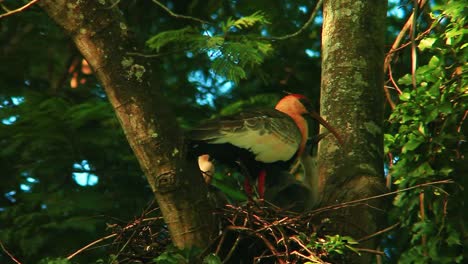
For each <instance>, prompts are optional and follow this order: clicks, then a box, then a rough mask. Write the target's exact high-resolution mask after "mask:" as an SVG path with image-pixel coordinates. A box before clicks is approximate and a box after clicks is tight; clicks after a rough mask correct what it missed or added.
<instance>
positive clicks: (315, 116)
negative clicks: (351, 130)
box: [309, 110, 344, 146]
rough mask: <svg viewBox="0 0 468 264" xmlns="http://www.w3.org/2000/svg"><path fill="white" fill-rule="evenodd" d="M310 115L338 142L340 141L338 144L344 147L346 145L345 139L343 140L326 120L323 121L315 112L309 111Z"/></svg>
mask: <svg viewBox="0 0 468 264" xmlns="http://www.w3.org/2000/svg"><path fill="white" fill-rule="evenodd" d="M309 115H310V116H311V117H312V118H314V119H315V120H317V121H318V122H319V124H321V125H322V126H324V127H325V128H326V129H328V131H330V132H331V133H332V134H333V135H334V136H335V138H336V140H338V143H339V144H340V145H341V146H343V145H344V141H343V139H342V138H341V136H340V134H338V132H336V129H335V128H333V127H332V126H331V125H330V124H329V123H328V122H327V121H325V119H323V118H322V117H321V116H320V115H319V114H318V113H317V112H315V111H313V110H312V111H309Z"/></svg>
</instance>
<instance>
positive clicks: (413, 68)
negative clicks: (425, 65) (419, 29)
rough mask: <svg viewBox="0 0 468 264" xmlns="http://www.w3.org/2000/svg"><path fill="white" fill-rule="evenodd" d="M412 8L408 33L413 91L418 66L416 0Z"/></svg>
mask: <svg viewBox="0 0 468 264" xmlns="http://www.w3.org/2000/svg"><path fill="white" fill-rule="evenodd" d="M413 2H414V6H413V22H412V23H411V31H410V38H411V82H412V84H413V89H416V86H417V84H416V68H417V66H418V61H417V59H418V54H417V52H416V40H415V35H416V23H417V20H418V11H419V10H418V0H414V1H413Z"/></svg>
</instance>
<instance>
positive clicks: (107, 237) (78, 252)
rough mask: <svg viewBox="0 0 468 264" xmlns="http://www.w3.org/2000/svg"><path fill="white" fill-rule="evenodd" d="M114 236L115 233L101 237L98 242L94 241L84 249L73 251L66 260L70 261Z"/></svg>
mask: <svg viewBox="0 0 468 264" xmlns="http://www.w3.org/2000/svg"><path fill="white" fill-rule="evenodd" d="M116 235H117V233H113V234H110V235H108V236H105V237H102V238H100V239H98V240H95V241H93V242H91V243H89V244H88V245H86V246H84V247H82V248H80V249H78V250H77V251H75V252H74V253H73V254H71V255H69V256H68V257H67V260H70V259H72V258H73V257H74V256H76V255H78V254H80V253H81V252H83V251H85V250H86V249H88V248H90V247H92V246H94V245H96V244H97V243H100V242H102V241H104V240H107V239H109V238H112V237H115V236H116Z"/></svg>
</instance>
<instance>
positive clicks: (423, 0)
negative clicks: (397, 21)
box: [384, 0, 427, 109]
mask: <svg viewBox="0 0 468 264" xmlns="http://www.w3.org/2000/svg"><path fill="white" fill-rule="evenodd" d="M415 1H417V0H415ZM426 2H427V0H419V1H418V3H419V7H420V9H422V8H423V7H424V6H425V5H426ZM414 17H415V13H414V12H413V13H412V14H411V15H410V17H409V18H408V20H406V23H405V25H404V26H403V28H402V29H401V30H400V33H399V34H398V36H397V37H396V38H395V41H394V42H393V45H392V47H391V48H390V51H389V52H388V53H387V55H386V56H385V62H384V73H387V70H389V68H390V64H391V62H392V60H393V56H394V55H395V51H396V50H397V49H398V47H399V46H400V43H401V41H402V40H403V37H404V36H405V35H406V32H407V31H408V29H409V28H410V27H411V25H412V24H413V22H415V20H416V19H414ZM384 91H385V97H386V99H387V101H388V103H389V104H390V107H392V106H395V102H393V100H392V98H391V97H390V91H389V90H388V89H387V88H386V87H384ZM392 109H394V107H392Z"/></svg>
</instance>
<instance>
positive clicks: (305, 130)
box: [289, 114, 309, 157]
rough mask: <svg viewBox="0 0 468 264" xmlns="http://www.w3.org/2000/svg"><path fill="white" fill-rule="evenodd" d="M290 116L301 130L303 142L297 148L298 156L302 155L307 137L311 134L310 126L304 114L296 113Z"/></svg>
mask: <svg viewBox="0 0 468 264" xmlns="http://www.w3.org/2000/svg"><path fill="white" fill-rule="evenodd" d="M289 116H290V117H291V118H292V119H293V120H294V122H295V123H296V125H297V127H298V128H299V131H300V132H301V143H300V144H299V149H298V150H297V157H299V156H301V155H302V153H304V150H305V147H306V143H307V137H308V135H309V126H308V125H307V121H306V120H305V118H304V117H303V116H302V115H298V114H294V115H291V114H289Z"/></svg>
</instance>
